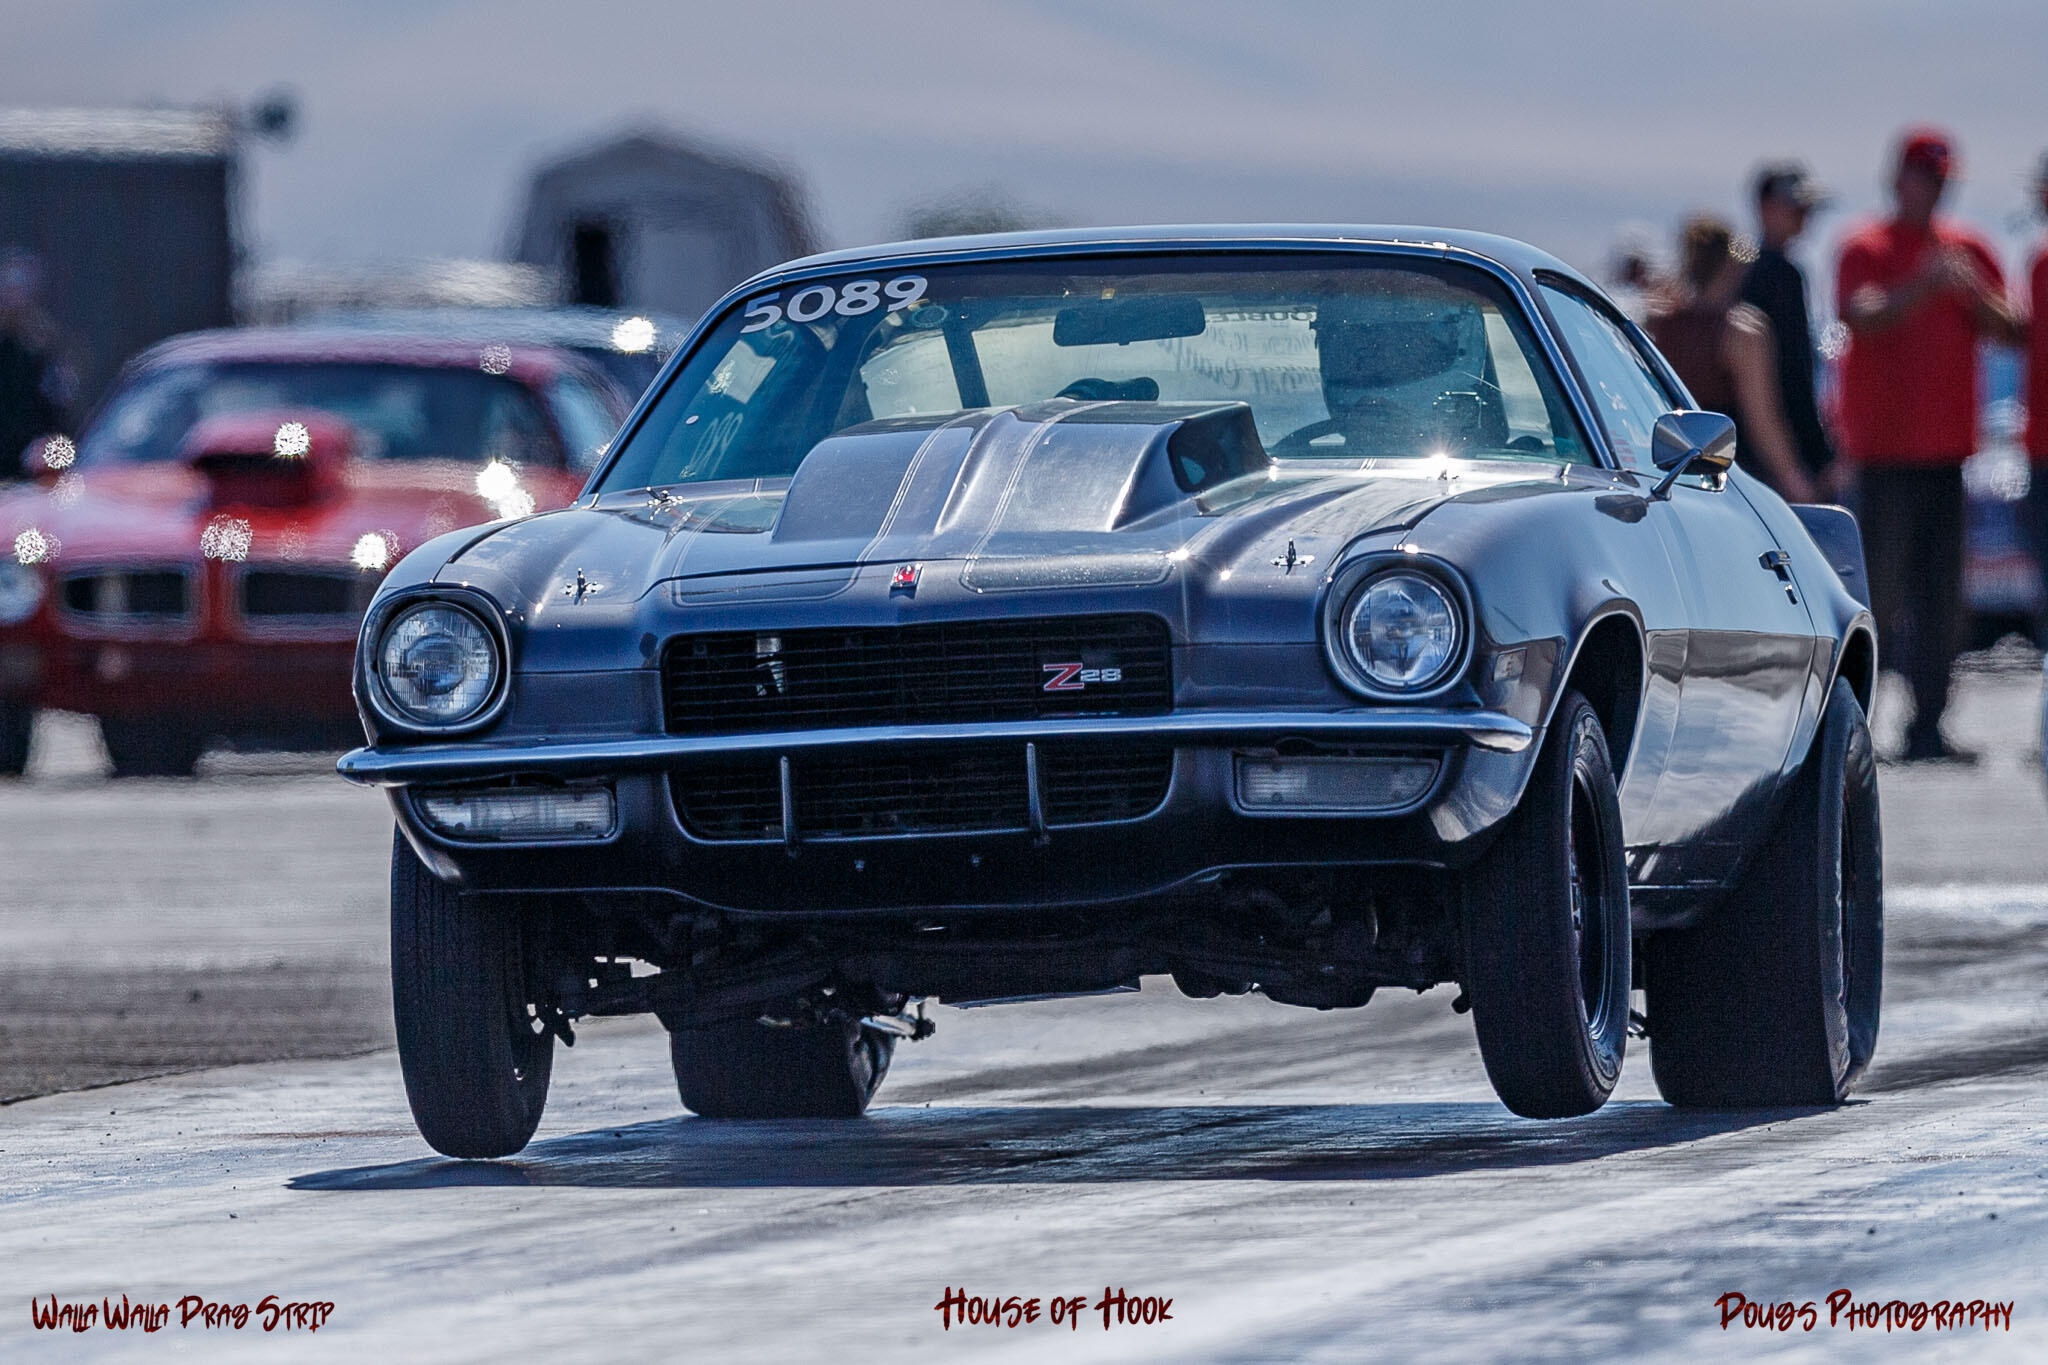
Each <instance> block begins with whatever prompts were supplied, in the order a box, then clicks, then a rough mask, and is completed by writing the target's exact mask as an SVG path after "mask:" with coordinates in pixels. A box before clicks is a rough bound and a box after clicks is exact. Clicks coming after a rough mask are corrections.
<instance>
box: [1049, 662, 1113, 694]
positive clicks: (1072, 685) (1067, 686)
mask: <svg viewBox="0 0 2048 1365" xmlns="http://www.w3.org/2000/svg"><path fill="white" fill-rule="evenodd" d="M1045 671H1046V672H1048V673H1050V674H1052V676H1051V677H1050V678H1047V679H1046V680H1045V690H1046V691H1048V692H1079V691H1081V690H1083V689H1084V688H1086V687H1087V686H1088V684H1090V683H1120V682H1122V681H1123V680H1124V671H1123V670H1122V669H1121V668H1088V667H1086V666H1084V665H1082V664H1047V665H1045Z"/></svg>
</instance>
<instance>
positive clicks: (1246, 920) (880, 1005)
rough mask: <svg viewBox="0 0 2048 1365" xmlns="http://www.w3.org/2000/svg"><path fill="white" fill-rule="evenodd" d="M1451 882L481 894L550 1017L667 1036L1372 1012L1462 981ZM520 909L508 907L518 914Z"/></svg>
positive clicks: (1385, 873)
mask: <svg viewBox="0 0 2048 1365" xmlns="http://www.w3.org/2000/svg"><path fill="white" fill-rule="evenodd" d="M1452 886H1453V882H1452V876H1451V874H1448V873H1444V872H1440V871H1435V870H1431V869H1402V870H1399V871H1398V872H1396V871H1393V870H1387V869H1381V870H1376V871H1374V872H1373V873H1371V874H1370V875H1367V874H1363V873H1360V872H1357V871H1351V872H1348V873H1346V874H1344V875H1342V876H1341V877H1340V875H1339V874H1338V873H1337V872H1327V871H1317V872H1306V873H1293V874H1287V873H1283V874H1248V873H1227V874H1223V875H1221V876H1218V877H1217V878H1215V879H1214V880H1213V881H1211V882H1209V883H1207V884H1204V885H1202V886H1199V887H1197V888H1195V889H1194V890H1192V891H1187V892H1182V893H1179V894H1176V895H1175V896H1173V897H1170V898H1153V899H1151V900H1148V901H1144V902H1137V903H1130V904H1123V905H1113V906H1108V907H1091V908H1088V909H1085V910H1059V911H1044V912H1034V913H1029V914H1025V913H1014V912H1012V913H1006V914H988V913H982V914H975V915H962V916H959V917H951V918H948V917H940V916H933V915H930V914H924V915H920V916H917V917H914V918H896V919H892V918H876V917H863V918H861V919H859V920H857V921H846V920H837V919H835V920H801V919H799V920H794V921H793V922H790V923H787V924H783V923H777V922H774V921H764V920H761V919H758V918H749V919H744V920H738V919H728V918H727V917H724V916H721V915H719V914H718V913H716V912H713V911H705V910H692V909H682V910H679V909H677V908H676V905H675V902H673V901H672V900H669V899H668V898H666V897H653V896H640V895H631V894H620V895H604V896H577V897H569V898H545V899H544V898H536V897H509V896H495V895H494V896H484V897H479V898H478V899H480V900H482V901H484V902H485V903H486V904H489V905H491V906H492V908H494V909H495V910H496V912H497V913H507V912H510V913H516V914H519V915H522V916H524V917H526V921H527V926H528V929H529V931H530V933H531V935H532V936H531V937H530V938H529V939H528V942H530V943H534V944H536V945H545V946H544V948H543V949H542V950H541V951H540V952H539V953H536V954H535V956H536V958H537V959H539V960H538V961H537V962H535V963H534V964H533V966H532V967H531V970H533V971H534V972H535V973H536V974H537V975H538V977H539V979H538V980H536V981H535V982H534V983H533V985H534V989H535V996H536V999H537V1000H538V1001H539V1002H540V1008H541V1010H542V1013H543V1016H544V1017H545V1018H549V1019H551V1020H553V1021H556V1022H557V1023H558V1025H559V1026H562V1027H564V1028H566V1025H567V1024H568V1023H569V1021H572V1020H574V1019H576V1018H579V1017H582V1016H586V1015H622V1014H641V1013H650V1012H651V1013H654V1014H656V1015H658V1016H660V1018H661V1020H662V1023H663V1024H664V1025H666V1026H667V1027H668V1028H670V1029H671V1030H674V1029H680V1028H694V1027H702V1026H705V1025H709V1024H713V1023H718V1022H723V1021H730V1020H737V1019H750V1018H756V1017H763V1016H766V1017H770V1018H782V1017H792V1016H797V1015H825V1016H831V1015H841V1016H844V1015H848V1014H851V1015H853V1016H855V1017H862V1018H871V1017H882V1018H886V1017H888V1016H892V1015H895V1014H897V1012H898V1011H899V1010H900V1009H901V1007H902V1005H903V1004H904V1002H905V1001H906V1000H910V999H920V998H930V999H936V1000H939V1001H941V1002H944V1003H949V1004H977V1003H992V1002H994V1001H998V1000H1004V1001H1007V1000H1019V999H1030V998H1042V997H1047V996H1059V995H1076V994H1088V993H1095V992H1106V991H1114V990H1119V989H1134V988H1135V987H1136V985H1137V981H1138V978H1140V977H1142V976H1147V975H1171V976H1172V977H1173V979H1174V981H1175V983H1176V984H1177V985H1178V986H1179V988H1180V989H1181V990H1182V991H1183V992H1184V993H1185V994H1187V995H1190V996H1195V997H1209V996H1215V995H1241V994H1244V993H1246V992H1248V991H1253V990H1257V991H1260V992H1262V993H1263V994H1265V995H1266V996H1268V997H1269V998H1271V999H1274V1000H1278V1001H1281V1002H1283V1003H1286V1004H1292V1005H1304V1006H1311V1007H1314V1008H1317V1009H1336V1008H1343V1007H1349V1006H1358V1005H1363V1004H1365V1003H1366V1002H1367V1001H1368V1000H1369V999H1371V997H1372V994H1373V992H1374V990H1376V989H1378V988H1379V987H1382V986H1400V987H1408V988H1410V989H1414V990H1418V991H1419V990H1426V989H1428V988H1429V987H1431V986H1434V985H1437V984H1439V983H1442V982H1446V981H1451V980H1454V979H1455V978H1456V977H1457V974H1458V973H1457V963H1458V961H1459V942H1458V930H1457V922H1458V917H1457V915H1456V913H1455V907H1454V901H1453V891H1452ZM507 902H510V904H507Z"/></svg>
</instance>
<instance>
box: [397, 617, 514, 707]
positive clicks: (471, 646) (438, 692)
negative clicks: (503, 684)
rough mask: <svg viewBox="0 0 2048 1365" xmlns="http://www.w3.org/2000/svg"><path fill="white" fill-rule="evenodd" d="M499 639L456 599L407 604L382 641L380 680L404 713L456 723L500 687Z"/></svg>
mask: <svg viewBox="0 0 2048 1365" xmlns="http://www.w3.org/2000/svg"><path fill="white" fill-rule="evenodd" d="M500 667H501V664H500V661H499V658H498V642H497V640H496V638H495V637H494V636H493V635H492V634H491V630H490V627H488V626H486V625H485V624H484V623H483V622H482V621H480V620H478V619H477V617H476V615H475V614H474V613H472V612H470V611H468V610H466V609H464V608H462V607H458V606H456V605H454V604H453V603H451V602H422V603H420V604H419V605H418V606H416V607H407V608H405V609H404V610H403V611H400V612H399V613H398V614H397V615H395V616H393V617H392V618H391V619H390V620H389V621H388V622H386V623H385V625H384V633H383V635H382V636H381V637H380V638H379V639H378V641H377V680H378V682H380V683H381V684H382V685H383V688H384V695H385V697H387V698H388V699H389V700H390V702H391V704H392V706H393V707H394V708H396V709H397V711H398V714H399V716H400V717H401V718H402V719H405V720H408V721H411V722H413V723H414V724H418V725H435V726H439V725H457V724H460V723H461V722H463V721H465V720H468V719H469V718H470V717H472V716H474V715H476V714H477V713H478V712H479V711H482V710H483V709H484V707H485V706H487V705H489V704H490V701H491V698H492V697H493V696H494V695H495V694H496V693H497V690H498V671H499V668H500Z"/></svg>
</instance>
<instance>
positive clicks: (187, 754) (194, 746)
mask: <svg viewBox="0 0 2048 1365" xmlns="http://www.w3.org/2000/svg"><path fill="white" fill-rule="evenodd" d="M100 738H101V739H102V740H104V741H105V742H106V746H107V757H108V758H110V759H112V760H113V764H114V776H116V777H190V776H192V770H193V769H195V768H197V767H198V766H199V756H200V755H201V754H203V753H205V752H206V736H204V735H202V734H199V733H198V732H196V731H194V730H189V729H186V728H184V727H183V726H180V725H178V724H177V723H176V722H175V721H167V720H158V719H144V720H132V719H126V718H123V717H118V716H101V717H100Z"/></svg>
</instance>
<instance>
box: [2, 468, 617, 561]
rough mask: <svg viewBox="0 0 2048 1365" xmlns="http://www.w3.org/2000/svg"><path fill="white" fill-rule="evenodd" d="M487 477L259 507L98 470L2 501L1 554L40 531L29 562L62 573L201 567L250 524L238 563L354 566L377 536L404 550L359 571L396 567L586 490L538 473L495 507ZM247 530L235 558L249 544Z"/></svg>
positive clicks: (362, 473)
mask: <svg viewBox="0 0 2048 1365" xmlns="http://www.w3.org/2000/svg"><path fill="white" fill-rule="evenodd" d="M479 472H480V466H479V465H477V464H476V463H475V462H473V461H455V460H408V461H405V462H403V463H398V462H390V463H382V462H369V461H359V462H356V463H353V464H351V465H350V466H348V467H347V468H346V469H345V470H344V471H342V474H341V477H340V480H339V487H338V489H337V490H336V491H335V492H334V493H333V494H331V495H330V496H327V497H323V498H320V499H319V500H317V501H314V502H309V503H305V504H301V505H298V506H293V507H251V506H237V505H232V504H227V505H223V504H217V503H215V502H213V501H212V500H211V497H210V488H209V484H208V481H207V480H206V478H205V477H204V476H202V475H201V474H199V473H198V472H197V471H195V470H193V469H191V468H190V467H188V466H185V465H182V464H170V463H164V464H149V465H128V466H120V467H115V468H110V469H103V470H87V471H83V472H78V473H73V474H70V475H67V476H65V477H64V478H62V479H60V480H58V481H57V482H56V483H55V484H52V485H44V486H40V487H37V488H33V489H21V490H19V491H17V492H15V493H14V494H12V495H11V496H8V497H6V498H4V499H0V536H4V538H5V539H4V540H0V553H4V552H7V551H8V550H10V549H11V550H13V551H14V552H15V553H17V554H21V552H22V549H23V548H24V547H23V546H22V545H21V544H20V543H19V542H18V540H17V538H18V537H20V536H22V535H23V533H24V532H28V531H31V530H32V531H35V532H37V533H39V534H40V537H41V540H40V541H34V540H32V541H31V542H30V543H29V546H28V549H29V554H30V555H46V556H47V558H48V560H49V562H52V563H54V564H56V565H58V566H60V567H61V566H63V565H65V564H82V563H93V564H105V563H109V562H122V561H132V560H149V561H157V562H162V561H166V560H172V561H175V560H186V559H198V558H200V557H201V555H202V546H201V540H202V538H203V537H207V529H208V527H209V526H212V525H214V524H215V523H216V522H220V521H222V520H223V519H225V520H228V521H230V522H241V523H246V525H247V528H248V533H249V535H248V540H247V542H246V551H245V553H243V554H234V553H230V554H229V555H228V557H230V558H247V559H252V560H278V559H291V560H298V561H302V562H305V563H309V564H322V563H326V564H333V565H337V566H341V565H348V564H351V563H355V562H356V561H355V560H354V558H353V556H354V554H355V551H356V547H357V545H358V543H359V542H360V541H361V540H362V538H363V537H364V536H365V535H368V534H372V533H375V534H379V535H382V536H383V537H385V538H386V539H387V540H389V541H395V542H396V543H395V544H390V545H388V546H387V547H386V552H385V556H384V558H383V559H382V561H381V562H379V563H376V564H373V565H361V566H359V567H374V568H386V567H389V566H390V565H391V564H395V563H397V562H398V558H399V556H400V555H402V554H403V553H405V551H407V550H410V549H412V548H413V547H414V546H416V545H418V544H419V543H420V542H421V541H423V540H426V539H428V538H429V537H431V536H435V535H439V534H441V533H442V532H444V531H452V530H454V529H456V528H458V527H462V526H471V525H475V524H478V523H480V522H487V521H495V520H498V519H500V518H502V517H504V516H507V515H517V514H523V513H524V512H525V511H527V510H531V509H530V508H528V507H527V506H526V505H525V503H524V500H523V497H522V496H521V495H530V496H531V498H532V499H533V506H534V507H538V508H543V509H544V508H548V507H557V506H560V505H562V504H563V503H566V502H568V501H569V500H571V499H572V498H573V497H574V496H575V495H576V492H577V490H578V488H579V487H580V486H581V481H580V480H578V479H575V478H574V477H573V476H572V475H570V474H568V473H567V472H566V471H562V470H546V471H528V472H526V473H525V474H522V475H520V476H519V477H518V478H517V479H516V481H512V482H510V483H507V482H506V481H504V480H499V481H498V483H496V484H491V485H490V487H491V489H492V491H493V492H494V493H495V494H497V497H496V499H495V500H494V499H491V498H486V497H484V496H482V495H481V494H480V493H479V492H478V491H477V484H478V474H479ZM487 482H488V481H487ZM235 530H236V533H235V534H233V535H230V536H228V537H227V538H226V543H227V544H228V545H229V546H230V547H238V546H240V545H241V544H242V542H241V541H240V537H239V528H235ZM209 539H210V540H212V541H213V543H214V544H215V545H216V546H217V545H219V544H220V543H221V539H222V538H221V536H220V533H219V532H215V534H214V536H212V537H210V538H209ZM23 557H24V558H26V557H28V555H24V556H23Z"/></svg>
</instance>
